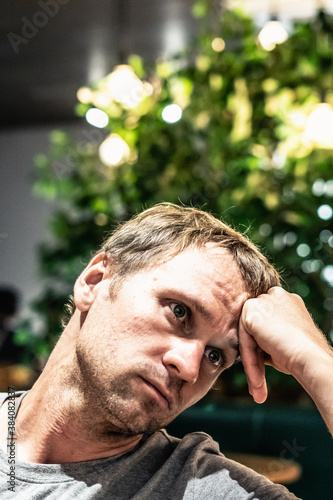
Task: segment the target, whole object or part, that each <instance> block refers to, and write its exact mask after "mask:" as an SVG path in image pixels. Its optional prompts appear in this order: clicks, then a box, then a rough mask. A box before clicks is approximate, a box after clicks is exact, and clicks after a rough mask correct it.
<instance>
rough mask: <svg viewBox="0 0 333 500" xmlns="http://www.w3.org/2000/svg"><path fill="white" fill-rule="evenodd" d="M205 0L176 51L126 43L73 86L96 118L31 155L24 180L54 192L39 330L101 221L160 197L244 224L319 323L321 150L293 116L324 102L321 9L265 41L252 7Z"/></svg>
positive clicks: (325, 240)
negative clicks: (120, 59)
mask: <svg viewBox="0 0 333 500" xmlns="http://www.w3.org/2000/svg"><path fill="white" fill-rule="evenodd" d="M212 5H213V2H212V1H211V0H200V1H198V2H197V3H196V4H195V5H194V9H193V11H194V14H195V15H196V16H197V17H198V18H199V19H200V22H201V32H200V35H199V36H198V37H197V39H196V41H195V42H194V43H193V45H192V46H191V47H190V48H188V49H187V50H186V51H185V52H184V53H183V54H181V55H178V56H177V57H174V58H173V59H171V60H168V61H166V60H163V59H158V60H157V61H156V63H155V64H154V65H151V66H150V67H145V65H144V64H143V62H142V60H141V58H140V57H138V56H131V57H130V58H129V61H128V65H126V66H125V65H123V66H119V67H117V68H116V69H115V71H114V72H112V73H111V74H110V75H108V76H106V77H105V78H104V79H103V80H102V81H100V82H97V83H96V85H95V86H94V87H93V88H82V89H80V90H79V91H78V99H79V101H80V103H79V104H78V106H77V113H78V114H79V115H81V116H84V115H86V116H87V119H88V117H89V121H90V123H94V124H95V125H96V126H97V127H101V128H98V129H97V128H94V129H92V128H89V130H87V129H84V130H83V132H82V133H84V136H85V140H83V141H80V142H79V143H78V142H77V141H76V142H75V141H73V140H72V139H71V138H70V137H68V136H67V135H66V134H64V133H63V132H61V131H55V132H53V134H52V136H51V150H50V154H49V155H47V156H45V155H39V156H38V158H37V159H36V164H37V175H36V180H35V184H34V191H35V193H36V194H38V195H40V196H43V197H46V198H50V199H56V200H57V202H58V204H59V210H58V211H57V213H56V214H55V216H54V217H53V219H52V221H51V231H52V234H53V240H52V242H51V243H45V244H43V245H42V247H41V249H40V268H41V273H42V275H43V276H44V277H46V278H47V281H46V283H47V285H46V287H45V292H44V294H43V296H42V297H41V299H40V301H38V302H37V303H36V304H35V308H36V309H37V310H38V312H39V314H40V315H41V316H43V318H44V321H45V329H44V335H43V342H44V343H45V341H46V340H47V339H49V340H50V342H51V343H52V341H53V339H54V338H55V337H57V335H58V334H59V333H60V317H61V316H62V314H63V304H64V303H65V302H66V300H67V297H68V295H70V294H71V291H72V286H73V282H74V280H75V278H76V276H77V275H78V274H79V272H80V271H81V269H82V267H83V265H84V264H85V263H86V262H88V261H89V258H90V255H91V252H92V250H93V249H96V248H98V246H99V245H100V243H101V241H102V240H103V238H104V237H105V236H106V235H107V234H108V232H109V231H110V226H112V224H114V223H116V222H118V221H121V220H125V219H127V218H129V217H130V216H131V215H132V214H134V213H136V212H137V211H140V210H141V209H142V208H143V207H148V206H150V205H152V204H153V203H155V202H159V201H162V200H164V201H170V202H176V203H177V202H181V203H184V204H192V205H196V206H199V207H203V208H204V209H207V210H209V211H212V212H213V213H214V214H216V215H217V216H223V218H224V219H225V220H226V221H227V222H228V223H230V224H232V225H233V226H236V227H237V228H238V229H240V230H243V229H244V228H246V227H248V226H250V236H251V238H252V239H253V240H254V241H255V242H256V243H257V244H258V245H259V246H261V247H262V248H263V249H264V252H266V251H267V253H268V254H269V255H270V256H271V257H272V259H273V261H274V262H275V265H276V266H277V268H278V269H279V270H281V271H282V272H283V277H284V282H285V286H286V288H287V289H289V290H290V291H293V292H296V293H298V294H300V295H301V296H302V297H303V298H304V300H305V302H306V304H307V306H308V308H309V309H310V311H311V312H312V314H313V316H314V318H315V320H316V321H317V323H318V324H319V326H320V327H321V328H322V329H323V331H324V332H325V334H326V335H331V336H332V332H333V330H332V327H333V325H332V310H333V277H332V274H333V267H332V253H333V232H332V230H333V228H332V215H333V211H332V208H331V205H332V196H333V180H332V178H331V177H332V173H331V172H332V165H333V157H332V150H330V149H327V147H329V146H330V144H327V141H326V144H325V145H324V146H323V145H320V144H318V140H317V138H312V136H311V132H309V130H308V129H307V126H308V122H307V120H308V117H309V115H310V113H311V112H313V111H314V110H315V109H316V106H317V105H318V104H320V103H321V102H322V101H323V100H325V102H326V103H327V104H332V105H333V91H332V89H333V74H332V71H331V67H332V54H333V20H332V18H331V17H329V16H328V15H326V14H325V13H324V12H323V11H320V12H319V13H318V16H317V18H316V19H315V20H314V21H313V22H302V23H298V24H296V25H295V26H294V32H293V34H291V36H289V39H288V40H287V41H285V43H282V44H280V45H277V46H276V48H275V49H274V50H270V51H265V50H264V49H263V48H262V47H261V46H260V44H259V43H257V30H256V28H255V26H254V24H253V22H252V20H250V19H248V18H247V17H246V16H245V15H244V14H242V13H241V12H240V11H238V10H235V11H228V10H225V11H223V12H220V13H219V16H217V15H216V11H214V12H213V10H212V9H213V7H212ZM212 14H213V16H212ZM212 17H213V18H214V19H213V21H214V22H212ZM217 19H218V22H217ZM87 112H89V114H88V115H87ZM319 125H320V124H319ZM319 125H318V127H319ZM315 128H316V127H315ZM326 128H327V126H326ZM312 130H313V125H312ZM108 134H109V135H108ZM318 146H319V148H318ZM331 146H332V147H333V140H332V142H331Z"/></svg>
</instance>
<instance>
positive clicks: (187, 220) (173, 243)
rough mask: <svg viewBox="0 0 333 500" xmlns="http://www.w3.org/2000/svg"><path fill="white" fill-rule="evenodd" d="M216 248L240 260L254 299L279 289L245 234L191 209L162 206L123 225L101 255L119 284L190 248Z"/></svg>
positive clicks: (268, 266) (277, 280) (270, 268)
mask: <svg viewBox="0 0 333 500" xmlns="http://www.w3.org/2000/svg"><path fill="white" fill-rule="evenodd" d="M206 243H216V244H217V246H219V247H221V248H225V249H227V250H228V251H229V252H230V254H231V255H232V256H233V258H234V259H235V262H236V264H237V265H238V267H239V270H240V272H241V274H242V277H243V279H244V282H245V285H246V288H247V291H248V292H249V295H250V296H251V297H257V296H258V295H260V294H262V293H266V292H267V290H268V289H269V288H271V287H272V286H277V285H279V284H280V278H279V275H278V273H277V272H276V270H275V269H274V268H273V266H272V265H271V264H269V262H268V261H267V259H266V258H265V257H264V256H263V255H262V254H261V253H260V252H259V250H258V249H257V247H256V246H255V245H254V244H253V243H252V242H251V241H250V240H249V239H248V238H247V237H245V236H244V235H243V234H241V233H239V232H237V231H235V230H234V229H232V228H231V227H230V226H228V225H227V224H225V223H223V222H221V221H220V220H218V219H216V218H215V217H213V216H212V215H211V214H209V213H207V212H204V211H202V210H198V209H196V208H192V207H183V206H178V205H174V204H171V203H160V204H158V205H155V206H154V207H152V208H149V209H148V210H145V211H144V212H142V213H140V214H138V215H137V216H136V217H134V218H133V219H131V220H130V221H128V222H126V223H125V224H123V225H121V226H120V227H119V228H118V229H117V230H116V231H115V232H114V233H113V234H112V235H111V236H110V237H109V238H108V239H107V241H106V242H105V243H104V245H103V247H102V249H101V250H102V252H104V253H105V255H106V258H107V260H108V262H109V263H111V265H112V267H113V273H114V276H117V278H119V279H120V280H122V279H124V278H126V277H127V276H129V275H132V274H134V273H136V272H138V271H139V270H142V269H147V268H150V267H152V266H154V265H156V264H157V263H158V262H159V261H161V260H164V259H166V258H171V257H174V256H175V255H177V254H179V253H180V252H182V251H184V250H185V249H187V248H189V247H199V248H200V247H203V246H204V245H205V244H206Z"/></svg>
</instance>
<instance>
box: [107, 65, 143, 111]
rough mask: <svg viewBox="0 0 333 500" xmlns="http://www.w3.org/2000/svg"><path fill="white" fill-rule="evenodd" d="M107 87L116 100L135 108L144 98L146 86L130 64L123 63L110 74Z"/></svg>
mask: <svg viewBox="0 0 333 500" xmlns="http://www.w3.org/2000/svg"><path fill="white" fill-rule="evenodd" d="M107 89H108V91H109V92H110V94H111V96H112V98H113V99H114V100H115V101H118V102H120V103H121V104H123V105H124V106H126V107H127V108H134V107H135V106H137V105H138V104H139V103H140V101H141V100H142V98H143V90H144V86H143V83H142V81H141V80H140V79H139V78H138V77H137V76H136V74H135V73H134V71H133V69H132V68H131V67H130V66H128V65H126V64H121V65H119V66H116V68H115V69H114V71H113V72H112V73H111V74H110V75H109V77H108V81H107ZM149 91H150V89H149Z"/></svg>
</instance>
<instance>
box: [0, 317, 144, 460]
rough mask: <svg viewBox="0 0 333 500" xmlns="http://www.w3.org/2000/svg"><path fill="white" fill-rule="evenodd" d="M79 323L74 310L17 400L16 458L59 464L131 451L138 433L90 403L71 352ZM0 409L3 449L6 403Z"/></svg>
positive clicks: (3, 443) (4, 445)
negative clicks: (37, 375)
mask: <svg viewBox="0 0 333 500" xmlns="http://www.w3.org/2000/svg"><path fill="white" fill-rule="evenodd" d="M78 322H79V314H77V313H75V314H74V316H73V318H72V319H71V321H70V323H69V324H68V326H67V327H66V330H65V331H64V333H63V335H62V337H61V338H60V340H59V342H58V344H57V345H56V347H55V349H54V351H53V352H52V354H51V356H50V359H49V361H48V363H47V365H46V367H45V369H44V371H43V373H42V375H41V376H40V378H39V379H38V380H37V382H36V383H35V385H34V386H33V388H32V389H31V390H30V392H29V394H28V395H27V396H26V397H25V398H24V399H23V401H22V404H21V407H20V409H19V411H18V414H17V418H16V425H15V427H16V438H17V441H16V445H17V459H18V460H21V461H22V460H24V461H27V462H33V463H48V464H51V463H58V464H61V463H68V462H80V461H86V460H93V459H98V458H105V457H110V456H114V455H118V454H120V453H125V452H127V451H129V450H131V449H132V448H134V447H135V446H136V445H137V444H138V443H139V441H140V440H141V438H142V435H135V436H128V435H124V434H121V433H119V432H117V428H116V427H114V426H113V425H112V423H111V422H107V421H106V420H105V416H104V417H103V416H101V415H100V412H98V411H96V410H95V409H94V408H92V407H91V405H89V401H87V398H86V397H85V394H84V392H83V391H82V390H81V387H82V384H81V383H80V377H79V375H78V373H79V370H78V367H77V366H76V364H75V356H74V355H73V352H74V351H73V342H74V341H75V331H77V327H78V324H77V323H78ZM1 413H2V415H1V417H2V418H1V422H2V425H1V428H0V433H1V441H2V446H3V448H5V447H6V438H7V429H6V427H7V419H6V413H7V405H6V403H5V404H4V405H3V408H2V409H1ZM3 424H4V425H3Z"/></svg>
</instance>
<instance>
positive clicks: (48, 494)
mask: <svg viewBox="0 0 333 500" xmlns="http://www.w3.org/2000/svg"><path fill="white" fill-rule="evenodd" d="M3 399H4V396H3V395H1V396H0V405H1V403H2V401H3ZM9 468H10V466H9V464H8V455H7V454H6V453H4V452H2V451H1V452H0V498H1V499H2V500H14V499H17V500H42V499H48V500H59V499H63V500H70V499H71V500H72V499H76V498H78V499H82V500H88V499H96V500H106V499H108V500H130V499H132V500H148V499H149V500H177V499H183V500H205V499H207V500H208V499H209V500H217V499H226V500H275V499H279V500H282V499H295V498H296V497H295V496H294V495H293V494H291V493H289V492H288V490H287V489H286V488H284V487H283V486H281V485H276V484H273V483H271V482H270V481H269V480H268V479H266V478H264V477H263V476H260V475H258V474H256V473H255V472H253V471H252V470H250V469H248V468H246V467H244V466H242V465H240V464H238V463H236V462H234V461H232V460H230V459H227V458H226V457H224V456H223V455H222V454H221V453H220V451H219V447H218V444H217V443H216V442H214V441H213V440H212V438H211V437H210V436H208V435H207V434H204V433H201V432H195V433H192V434H188V435H187V436H185V437H184V438H183V439H182V440H180V439H177V438H174V437H172V436H169V435H168V434H167V432H166V431H165V430H161V431H157V432H155V433H154V434H152V435H151V436H149V437H148V438H146V439H143V440H142V442H141V443H140V444H139V445H138V446H136V447H135V448H134V449H133V450H131V451H130V452H128V453H125V454H122V455H120V456H114V457H109V458H102V459H99V460H88V461H85V462H74V463H68V464H61V465H59V464H34V463H28V462H17V463H15V471H14V472H15V474H14V475H13V474H12V476H9V470H10V469H9ZM13 478H14V483H15V487H14V491H13V488H12V489H9V486H10V484H11V485H13V482H12V483H10V482H9V480H10V479H12V480H13Z"/></svg>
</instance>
